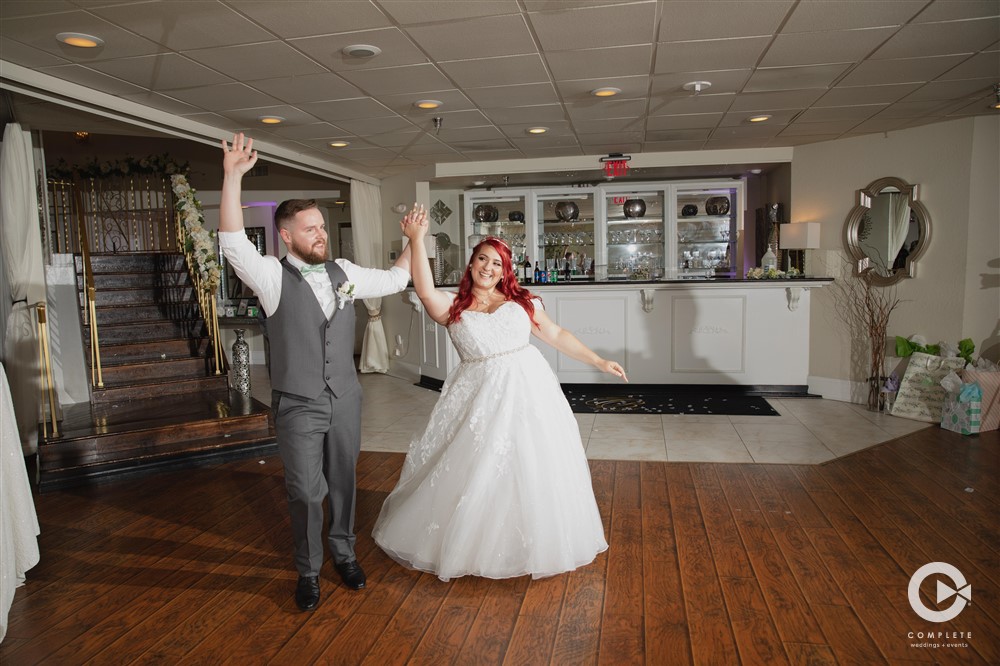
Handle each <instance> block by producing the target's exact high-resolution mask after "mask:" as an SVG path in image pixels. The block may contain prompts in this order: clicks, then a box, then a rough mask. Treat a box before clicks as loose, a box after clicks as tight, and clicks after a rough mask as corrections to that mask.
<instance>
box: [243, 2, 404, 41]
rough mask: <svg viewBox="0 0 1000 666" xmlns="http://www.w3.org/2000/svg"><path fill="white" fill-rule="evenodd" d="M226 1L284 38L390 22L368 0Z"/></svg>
mask: <svg viewBox="0 0 1000 666" xmlns="http://www.w3.org/2000/svg"><path fill="white" fill-rule="evenodd" d="M381 4H383V5H384V4H385V3H381ZM229 5H230V6H232V8H233V9H236V10H237V11H239V12H240V13H242V14H245V15H246V16H249V17H250V18H251V19H253V20H254V21H256V22H257V23H259V24H260V25H263V26H267V29H268V30H270V31H271V32H273V33H274V34H276V35H278V36H279V37H282V38H285V39H287V38H291V37H306V36H308V35H318V34H322V33H336V32H348V31H351V30H368V29H371V28H384V27H388V26H389V25H390V22H389V19H387V18H386V17H385V15H384V14H382V12H380V11H379V10H378V9H377V8H376V7H375V6H374V5H373V4H372V3H371V2H369V1H368V0H337V2H316V1H315V0H281V2H261V1H260V0H231V1H230V2H229ZM320 28H322V30H321V29H320Z"/></svg>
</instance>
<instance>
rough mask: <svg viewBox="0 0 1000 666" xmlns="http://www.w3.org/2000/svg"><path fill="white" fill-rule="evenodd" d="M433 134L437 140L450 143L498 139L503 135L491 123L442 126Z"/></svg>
mask: <svg viewBox="0 0 1000 666" xmlns="http://www.w3.org/2000/svg"><path fill="white" fill-rule="evenodd" d="M435 136H436V137H437V138H438V139H439V140H441V141H443V142H445V143H447V144H449V145H451V144H454V143H462V142H465V141H489V140H493V139H498V138H502V137H503V133H502V132H500V130H499V129H497V128H496V127H493V126H492V125H490V126H488V127H459V128H456V129H448V128H447V127H442V128H441V131H440V132H438V133H437V134H435Z"/></svg>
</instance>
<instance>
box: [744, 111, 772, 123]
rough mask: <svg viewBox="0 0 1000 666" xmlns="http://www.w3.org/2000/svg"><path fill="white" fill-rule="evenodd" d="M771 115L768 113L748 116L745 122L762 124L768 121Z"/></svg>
mask: <svg viewBox="0 0 1000 666" xmlns="http://www.w3.org/2000/svg"><path fill="white" fill-rule="evenodd" d="M770 119H771V115H770V114H768V113H762V114H760V115H759V116H750V117H749V118H747V120H748V121H749V122H751V123H762V122H764V121H765V120H770Z"/></svg>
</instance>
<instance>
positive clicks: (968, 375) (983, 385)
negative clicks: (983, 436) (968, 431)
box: [962, 368, 1000, 432]
mask: <svg viewBox="0 0 1000 666" xmlns="http://www.w3.org/2000/svg"><path fill="white" fill-rule="evenodd" d="M962 381H964V382H968V383H970V384H978V385H979V388H980V389H982V391H983V399H982V402H983V406H982V415H981V419H980V421H981V422H980V424H979V432H989V431H991V430H996V429H998V428H1000V372H988V371H986V370H973V369H971V368H970V369H968V370H966V371H965V372H963V373H962Z"/></svg>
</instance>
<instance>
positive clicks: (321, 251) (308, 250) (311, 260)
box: [292, 241, 326, 265]
mask: <svg viewBox="0 0 1000 666" xmlns="http://www.w3.org/2000/svg"><path fill="white" fill-rule="evenodd" d="M292 250H294V251H295V254H296V255H297V256H298V257H299V258H301V259H302V261H304V262H306V263H307V264H313V265H316V264H322V263H325V262H326V243H325V242H323V241H317V242H315V243H313V244H312V245H311V246H307V245H299V244H298V243H295V242H294V241H293V242H292Z"/></svg>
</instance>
